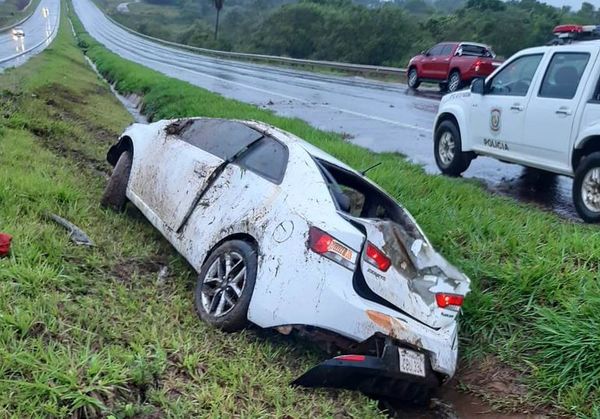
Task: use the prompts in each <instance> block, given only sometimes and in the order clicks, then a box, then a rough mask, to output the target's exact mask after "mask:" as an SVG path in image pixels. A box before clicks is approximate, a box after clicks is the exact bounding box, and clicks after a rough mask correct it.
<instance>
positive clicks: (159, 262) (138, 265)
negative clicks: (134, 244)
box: [111, 256, 168, 282]
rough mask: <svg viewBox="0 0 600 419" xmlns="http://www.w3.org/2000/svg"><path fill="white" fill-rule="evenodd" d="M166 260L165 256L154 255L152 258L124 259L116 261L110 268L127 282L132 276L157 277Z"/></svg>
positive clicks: (116, 276) (118, 277)
mask: <svg viewBox="0 0 600 419" xmlns="http://www.w3.org/2000/svg"><path fill="white" fill-rule="evenodd" d="M167 264H168V261H167V259H166V258H165V257H162V256H156V257H154V258H152V259H146V260H139V259H126V260H123V261H120V262H117V263H116V264H115V265H114V266H113V267H112V269H111V274H112V275H113V276H114V277H115V278H117V279H119V280H121V281H123V282H129V281H131V279H132V278H136V277H146V276H149V275H153V276H155V277H157V278H158V275H159V273H160V272H161V270H162V269H163V267H165V266H167Z"/></svg>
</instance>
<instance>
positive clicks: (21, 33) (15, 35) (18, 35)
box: [12, 26, 25, 38]
mask: <svg viewBox="0 0 600 419" xmlns="http://www.w3.org/2000/svg"><path fill="white" fill-rule="evenodd" d="M12 35H13V38H21V37H23V36H25V31H24V30H23V28H21V27H20V26H17V27H16V28H13V30H12Z"/></svg>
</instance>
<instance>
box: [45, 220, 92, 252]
mask: <svg viewBox="0 0 600 419" xmlns="http://www.w3.org/2000/svg"><path fill="white" fill-rule="evenodd" d="M48 217H49V218H50V219H51V220H53V221H54V222H56V223H57V224H58V225H60V226H62V227H64V228H65V229H66V230H67V231H68V232H69V238H70V239H71V241H72V242H73V243H75V244H78V245H81V246H93V245H94V242H93V241H92V239H90V238H89V237H88V235H87V234H85V233H84V232H83V230H82V229H80V228H79V227H77V226H76V225H75V224H73V223H71V222H70V221H68V220H65V219H64V218H62V217H59V216H58V215H56V214H50V215H49V216H48Z"/></svg>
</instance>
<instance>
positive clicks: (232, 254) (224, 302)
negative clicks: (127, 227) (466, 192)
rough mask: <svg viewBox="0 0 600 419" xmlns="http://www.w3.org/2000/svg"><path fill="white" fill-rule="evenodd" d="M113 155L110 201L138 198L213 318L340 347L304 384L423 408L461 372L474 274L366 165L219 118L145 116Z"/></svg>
mask: <svg viewBox="0 0 600 419" xmlns="http://www.w3.org/2000/svg"><path fill="white" fill-rule="evenodd" d="M107 158H108V161H109V162H110V163H111V164H112V165H113V166H115V170H114V173H113V177H112V179H111V182H109V186H108V187H107V191H106V192H105V194H104V198H103V202H102V203H103V204H104V205H106V206H112V207H114V208H115V209H117V210H122V209H123V206H122V205H121V203H123V202H125V201H124V200H125V198H127V199H128V200H129V201H131V202H132V203H133V204H134V205H135V206H136V207H138V208H139V209H140V211H141V212H142V213H143V214H144V215H145V216H146V217H147V218H148V220H149V221H150V222H151V223H152V224H153V225H154V226H155V227H156V228H157V229H158V230H159V231H160V232H161V233H162V234H163V235H164V236H165V237H166V238H167V240H169V242H171V243H172V244H173V246H174V247H175V248H176V249H177V250H178V251H179V252H180V253H181V254H182V255H183V256H184V257H185V258H186V259H187V260H188V261H189V263H190V264H191V265H192V266H193V267H194V269H195V270H196V271H197V272H198V273H199V275H198V282H197V287H196V295H195V302H196V309H197V311H198V314H199V316H200V317H201V318H202V319H203V320H204V321H206V322H208V323H210V324H212V325H214V326H216V327H220V328H222V329H223V330H227V331H234V330H239V329H241V328H243V327H245V326H246V325H247V324H248V322H251V323H254V324H256V325H258V326H260V327H263V328H276V329H277V330H279V331H281V332H282V333H285V334H289V333H292V332H295V333H299V334H301V335H305V336H308V337H310V338H312V339H313V340H315V341H317V342H320V343H323V344H324V346H325V347H326V348H327V349H328V350H329V351H330V352H332V353H333V354H335V355H337V356H336V357H335V358H333V359H331V360H329V361H325V362H324V363H323V364H321V365H318V366H317V367H315V368H314V369H312V370H311V371H309V372H307V373H306V374H305V375H303V376H302V377H300V378H299V379H298V380H296V381H295V384H298V385H304V386H331V387H343V388H351V389H356V390H360V391H362V392H364V393H366V394H369V395H372V396H384V397H393V398H398V399H403V400H407V401H413V402H415V401H424V400H426V399H427V398H428V397H429V394H430V392H431V390H432V389H434V388H435V387H437V386H439V385H440V384H442V383H444V382H446V381H447V380H448V379H449V378H450V377H452V375H453V374H454V372H455V370H456V363H457V349H458V348H457V346H458V339H457V317H458V314H459V312H460V307H461V305H462V302H463V298H464V296H465V295H466V294H467V293H468V291H469V279H468V278H467V277H466V276H465V275H464V274H462V273H461V272H459V271H458V270H457V269H456V268H454V267H453V266H452V265H450V264H449V263H448V262H446V260H445V259H444V258H443V257H442V256H441V255H439V254H438V253H437V252H435V250H434V249H433V248H432V246H431V244H430V243H429V241H428V240H427V238H426V237H425V235H424V234H423V232H422V231H421V229H420V228H419V226H418V225H417V223H416V222H415V220H414V219H413V218H412V216H411V215H410V214H409V213H408V212H407V211H406V210H405V209H404V208H403V207H402V206H400V205H399V204H398V203H397V202H396V201H394V199H393V198H391V197H390V196H389V195H387V194H386V193H385V192H384V191H383V190H381V188H379V187H378V186H377V185H375V184H374V183H373V182H371V181H370V180H369V179H367V178H366V177H364V176H363V175H362V174H361V173H359V172H357V171H355V170H353V169H352V168H350V167H348V166H347V165H345V164H344V163H342V162H340V161H339V160H337V159H335V158H333V157H332V156H330V155H328V154H327V153H325V152H323V151H322V150H320V149H318V148H316V147H314V146H312V145H310V144H308V143H307V142H305V141H303V140H301V139H299V138H298V137H296V136H294V135H292V134H290V133H287V132H283V131H281V130H279V129H276V128H274V127H272V126H268V125H265V124H263V123H259V122H254V121H234V120H222V119H208V118H186V119H179V120H175V121H159V122H156V123H153V124H149V125H143V124H134V125H132V126H130V127H129V128H128V129H127V130H126V131H125V133H124V134H123V135H122V136H121V138H120V139H119V141H118V143H117V144H115V145H114V146H113V147H111V149H110V150H109V152H108V156H107ZM108 189H110V190H108ZM118 195H119V196H118Z"/></svg>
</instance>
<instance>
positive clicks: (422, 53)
mask: <svg viewBox="0 0 600 419" xmlns="http://www.w3.org/2000/svg"><path fill="white" fill-rule="evenodd" d="M421 55H424V56H426V57H429V51H425V50H423V51H421Z"/></svg>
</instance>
